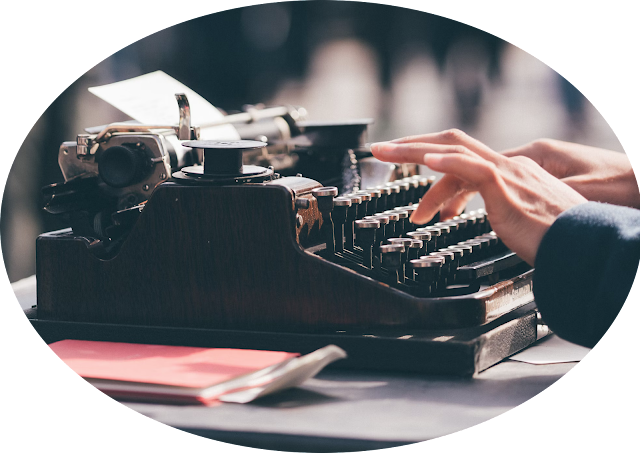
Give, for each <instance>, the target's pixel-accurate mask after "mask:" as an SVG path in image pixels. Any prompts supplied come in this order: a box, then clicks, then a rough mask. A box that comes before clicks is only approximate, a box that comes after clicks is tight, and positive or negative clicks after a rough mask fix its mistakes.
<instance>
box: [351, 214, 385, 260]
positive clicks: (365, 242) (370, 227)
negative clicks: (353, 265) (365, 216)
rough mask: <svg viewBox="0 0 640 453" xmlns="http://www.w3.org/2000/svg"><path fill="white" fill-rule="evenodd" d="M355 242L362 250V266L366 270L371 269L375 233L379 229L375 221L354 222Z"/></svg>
mask: <svg viewBox="0 0 640 453" xmlns="http://www.w3.org/2000/svg"><path fill="white" fill-rule="evenodd" d="M355 226H356V230H357V234H356V242H357V243H358V245H359V246H360V248H362V264H363V265H364V266H365V267H366V268H367V269H372V268H373V260H372V258H373V246H374V244H375V242H376V231H377V230H378V229H379V228H380V222H378V221H377V220H356V225H355Z"/></svg>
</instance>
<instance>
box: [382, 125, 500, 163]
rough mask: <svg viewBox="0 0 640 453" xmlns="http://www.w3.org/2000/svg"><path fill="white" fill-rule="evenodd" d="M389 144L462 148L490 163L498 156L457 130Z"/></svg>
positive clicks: (401, 139) (394, 141)
mask: <svg viewBox="0 0 640 453" xmlns="http://www.w3.org/2000/svg"><path fill="white" fill-rule="evenodd" d="M391 143H396V144H405V143H431V144H434V145H452V146H464V147H465V148H467V149H469V150H470V151H473V152H474V153H476V154H478V155H479V156H480V157H483V158H485V159H488V160H491V161H495V160H496V159H499V157H498V156H500V154H499V153H497V152H495V151H494V150H492V149H491V148H489V147H488V146H487V145H485V144H484V143H482V142H481V141H479V140H476V139H475V138H473V137H471V136H469V135H467V134H465V133H464V132H463V131H461V130H459V129H448V130H446V131H442V132H436V133H433V134H423V135H411V136H409V137H403V138H397V139H395V140H391Z"/></svg>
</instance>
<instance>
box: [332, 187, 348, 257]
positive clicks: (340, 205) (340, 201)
mask: <svg viewBox="0 0 640 453" xmlns="http://www.w3.org/2000/svg"><path fill="white" fill-rule="evenodd" d="M350 206H351V200H350V199H349V198H345V197H336V198H334V199H333V215H332V219H333V231H334V238H335V244H336V252H342V251H343V250H344V224H345V223H346V221H347V212H348V210H349V207H350Z"/></svg>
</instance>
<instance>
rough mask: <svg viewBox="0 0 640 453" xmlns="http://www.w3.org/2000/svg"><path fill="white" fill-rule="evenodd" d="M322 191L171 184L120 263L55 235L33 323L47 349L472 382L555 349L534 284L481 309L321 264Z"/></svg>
mask: <svg viewBox="0 0 640 453" xmlns="http://www.w3.org/2000/svg"><path fill="white" fill-rule="evenodd" d="M318 186H319V184H318V183H316V182H315V181H312V180H309V179H306V178H280V179H276V180H273V181H270V182H268V183H263V184H241V185H230V186H215V185H187V184H182V183H174V182H166V183H163V184H161V185H159V186H158V187H157V188H156V190H155V191H154V193H153V194H152V196H151V198H150V199H149V201H148V202H147V205H146V206H145V208H144V210H143V211H142V213H141V215H140V218H139V219H138V221H137V222H136V224H135V225H134V226H133V229H132V230H131V232H130V234H129V236H128V237H127V239H126V240H125V241H124V243H123V244H122V247H121V249H120V251H119V253H118V254H117V255H116V256H115V257H113V258H112V259H109V260H103V259H100V258H98V257H96V256H95V255H94V254H93V253H92V251H91V250H90V247H88V245H89V244H90V243H91V241H92V239H91V238H86V237H81V236H78V235H75V234H73V233H72V232H71V231H70V230H61V231H58V232H52V233H46V234H43V235H42V236H40V238H38V240H37V293H38V305H37V310H36V311H35V312H34V313H32V314H31V315H30V316H31V318H32V319H31V322H32V324H33V326H34V327H35V328H36V330H38V332H39V333H40V334H41V335H42V336H43V338H45V340H46V341H56V340H59V339H62V338H83V339H103V340H109V341H139V342H153V343H164V344H185V345H193V346H208V347H213V346H215V347H248V348H266V349H280V350H295V351H297V352H308V351H310V350H313V349H314V348H317V347H321V346H325V345H326V344H328V343H334V344H337V345H338V346H341V347H343V348H344V349H346V351H347V353H348V354H349V357H350V358H349V359H348V360H346V361H344V363H343V364H342V366H348V367H357V368H374V369H393V370H409V371H419V372H426V373H444V374H458V375H473V374H475V373H477V372H479V371H482V370H483V369H485V368H487V367H488V366H491V365H493V364H494V363H496V362H498V361H500V360H502V359H503V358H504V357H506V356H508V355H510V354H513V353H515V352H517V351H518V350H520V349H522V348H524V347H526V346H527V345H529V344H531V343H533V342H534V341H536V339H537V338H539V337H540V336H541V332H543V331H544V329H542V330H541V327H540V322H539V317H538V316H537V312H536V310H535V306H534V304H533V303H532V300H533V298H532V293H531V279H532V271H529V272H527V273H525V274H523V275H520V276H518V277H516V278H514V279H510V280H507V281H505V282H502V283H499V284H497V285H494V286H493V287H491V288H490V289H489V290H487V291H484V292H482V293H477V294H474V295H472V296H456V297H449V298H417V297H414V296H412V295H410V294H408V293H404V292H402V291H399V290H397V289H395V288H392V287H390V286H388V285H387V284H385V283H382V282H379V281H376V280H373V279H371V278H369V277H366V276H364V275H361V274H358V273H356V272H354V271H352V270H350V269H347V268H344V267H342V266H339V265H337V264H334V263H332V262H330V261H328V260H325V259H323V258H321V257H320V256H318V255H316V254H313V253H311V252H309V251H307V250H306V247H309V246H312V245H315V244H317V243H318V242H319V239H318V231H319V228H320V226H321V222H322V217H321V216H320V214H319V212H318V210H317V205H316V203H315V199H314V198H313V197H312V196H311V195H310V191H311V189H313V188H314V187H318ZM298 198H306V199H308V200H309V202H310V203H309V208H308V209H304V210H302V209H297V207H296V206H298V204H297V203H296V200H297V199H298ZM300 205H302V204H300ZM257 220H259V222H257ZM305 246H306V247H305ZM220 256H223V257H225V259H224V260H220V259H219V258H217V257H220ZM105 277H106V278H105ZM443 339H444V340H443ZM417 358H420V359H422V360H416V359H417Z"/></svg>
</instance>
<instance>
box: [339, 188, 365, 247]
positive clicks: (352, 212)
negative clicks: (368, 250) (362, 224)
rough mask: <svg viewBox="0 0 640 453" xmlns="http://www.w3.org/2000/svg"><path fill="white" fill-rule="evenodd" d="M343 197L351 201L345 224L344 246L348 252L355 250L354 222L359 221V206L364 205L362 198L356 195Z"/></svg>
mask: <svg viewBox="0 0 640 453" xmlns="http://www.w3.org/2000/svg"><path fill="white" fill-rule="evenodd" d="M342 197H343V198H348V199H349V200H351V206H350V207H349V209H348V210H347V221H346V223H345V224H344V246H345V248H346V249H347V250H353V239H354V225H353V222H355V221H356V220H357V219H358V205H360V204H361V203H362V197H360V196H358V195H355V194H344V195H342Z"/></svg>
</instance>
